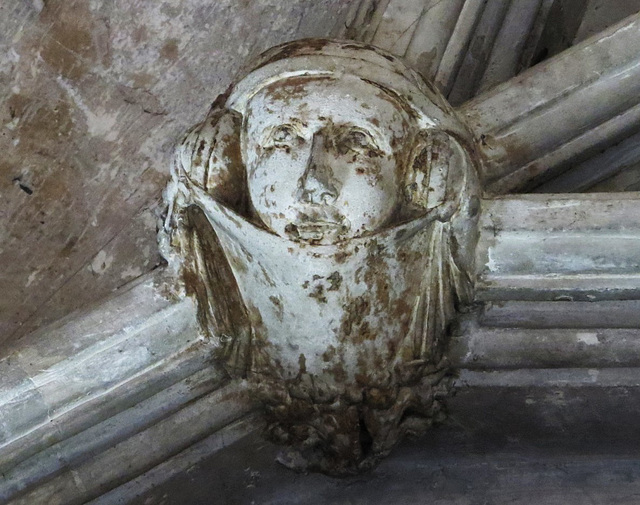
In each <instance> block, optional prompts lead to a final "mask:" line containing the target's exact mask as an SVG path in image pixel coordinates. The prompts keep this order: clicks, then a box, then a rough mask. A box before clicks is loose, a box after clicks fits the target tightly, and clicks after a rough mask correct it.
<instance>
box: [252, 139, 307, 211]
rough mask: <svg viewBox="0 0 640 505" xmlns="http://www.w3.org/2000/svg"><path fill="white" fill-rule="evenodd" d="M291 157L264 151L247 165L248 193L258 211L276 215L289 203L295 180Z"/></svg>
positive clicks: (293, 191)
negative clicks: (252, 162)
mask: <svg viewBox="0 0 640 505" xmlns="http://www.w3.org/2000/svg"><path fill="white" fill-rule="evenodd" d="M293 171H294V170H293V168H292V166H291V158H290V157H289V156H286V155H283V154H281V153H279V152H277V151H276V152H272V153H266V154H265V155H263V156H261V157H260V158H256V160H255V162H254V164H253V165H252V166H249V167H248V177H249V194H250V196H251V201H252V202H253V205H254V207H255V208H256V210H257V211H258V212H263V213H268V214H272V215H274V216H276V215H277V214H280V213H282V211H283V210H282V209H283V208H286V207H287V206H288V205H290V201H291V198H292V195H293V194H294V193H295V188H296V181H297V179H295V178H294V177H295V175H294V174H293V173H292V172H293Z"/></svg>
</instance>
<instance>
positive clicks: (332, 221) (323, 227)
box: [285, 212, 349, 244]
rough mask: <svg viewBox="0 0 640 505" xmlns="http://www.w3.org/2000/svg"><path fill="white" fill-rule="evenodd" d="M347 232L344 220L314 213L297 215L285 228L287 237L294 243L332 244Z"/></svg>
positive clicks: (347, 226) (347, 224)
mask: <svg viewBox="0 0 640 505" xmlns="http://www.w3.org/2000/svg"><path fill="white" fill-rule="evenodd" d="M348 230H349V222H348V221H347V219H346V218H344V217H342V216H339V215H335V216H326V215H322V216H320V215H318V213H317V212H315V213H309V214H307V213H299V214H298V219H297V220H296V221H295V222H293V223H289V224H288V225H287V226H286V227H285V233H286V234H287V236H288V237H289V238H290V239H291V240H294V241H296V242H308V243H314V244H319V243H333V242H336V241H337V240H338V239H339V238H340V236H342V235H344V234H345V233H346V232H347V231H348Z"/></svg>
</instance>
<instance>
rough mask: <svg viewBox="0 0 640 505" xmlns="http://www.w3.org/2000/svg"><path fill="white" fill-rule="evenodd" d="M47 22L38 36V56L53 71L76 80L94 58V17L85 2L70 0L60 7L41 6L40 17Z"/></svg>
mask: <svg viewBox="0 0 640 505" xmlns="http://www.w3.org/2000/svg"><path fill="white" fill-rule="evenodd" d="M40 19H41V20H42V21H43V22H49V23H51V28H50V30H49V31H48V32H47V34H46V35H45V37H43V39H42V40H41V44H42V45H41V47H40V48H39V50H40V56H41V57H42V59H43V60H44V62H45V63H46V64H47V65H48V66H49V67H51V68H52V69H53V70H54V72H56V73H57V74H59V75H61V76H62V77H64V78H66V79H69V80H70V81H79V80H80V79H81V78H82V77H83V76H84V75H85V74H86V73H87V72H88V71H89V68H88V66H87V64H91V63H92V62H93V61H94V60H95V59H96V49H95V47H94V43H93V38H92V28H93V21H94V18H93V16H92V14H91V11H90V9H89V6H88V3H86V2H74V3H73V5H70V6H65V7H64V8H61V9H56V10H54V9H45V10H44V11H43V13H42V15H41V18H40Z"/></svg>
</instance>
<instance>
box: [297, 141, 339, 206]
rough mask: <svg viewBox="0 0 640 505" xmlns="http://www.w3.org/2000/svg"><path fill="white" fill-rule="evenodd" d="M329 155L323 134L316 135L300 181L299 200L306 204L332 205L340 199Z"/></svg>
mask: <svg viewBox="0 0 640 505" xmlns="http://www.w3.org/2000/svg"><path fill="white" fill-rule="evenodd" d="M327 154H328V153H327V149H326V145H325V139H324V136H323V135H322V133H316V134H315V135H314V136H313V141H312V144H311V151H310V152H309V159H308V160H307V165H306V167H305V170H304V173H303V174H302V177H300V179H299V180H298V199H299V200H301V201H303V202H305V203H313V204H323V203H324V204H331V203H334V202H335V201H336V199H337V198H338V190H337V189H336V187H335V185H334V184H333V182H332V176H333V173H332V170H331V164H330V163H329V159H328V156H327Z"/></svg>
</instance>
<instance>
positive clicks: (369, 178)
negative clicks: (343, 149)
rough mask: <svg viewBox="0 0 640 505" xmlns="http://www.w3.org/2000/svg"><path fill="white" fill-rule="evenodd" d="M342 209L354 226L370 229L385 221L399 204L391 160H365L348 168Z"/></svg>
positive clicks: (344, 183)
mask: <svg viewBox="0 0 640 505" xmlns="http://www.w3.org/2000/svg"><path fill="white" fill-rule="evenodd" d="M344 173H345V174H346V176H345V177H344V178H343V181H342V191H341V195H340V199H339V202H338V204H339V206H340V207H342V211H343V213H345V214H346V215H347V216H350V219H351V220H352V223H353V224H354V225H356V224H357V225H358V226H360V225H365V226H366V227H367V228H368V229H371V228H372V226H375V225H377V224H379V223H380V222H383V221H385V220H386V219H387V218H388V217H389V215H390V213H391V212H392V211H393V210H394V208H395V207H396V204H397V194H398V192H397V181H396V176H395V164H394V163H393V161H392V160H387V159H384V158H383V159H374V160H363V161H362V162H361V163H351V164H349V165H348V166H347V171H346V172H344Z"/></svg>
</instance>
